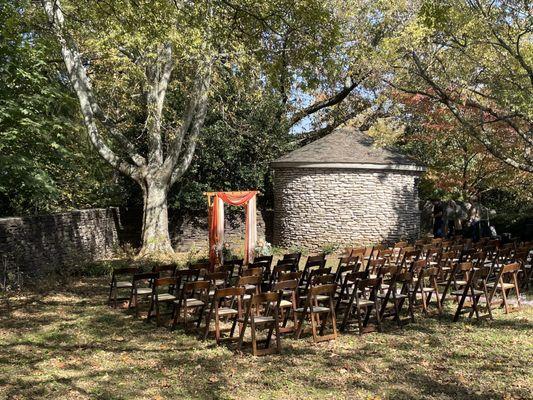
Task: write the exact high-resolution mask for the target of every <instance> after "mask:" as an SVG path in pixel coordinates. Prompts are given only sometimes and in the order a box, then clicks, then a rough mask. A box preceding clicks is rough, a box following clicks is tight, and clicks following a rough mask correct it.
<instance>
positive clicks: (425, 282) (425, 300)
mask: <svg viewBox="0 0 533 400" xmlns="http://www.w3.org/2000/svg"><path fill="white" fill-rule="evenodd" d="M423 262H424V263H426V261H425V260H423ZM413 273H414V274H416V275H415V276H416V280H415V281H414V283H415V287H414V289H413V303H414V302H415V301H414V300H415V299H416V296H417V295H420V299H421V301H422V310H423V311H424V313H425V314H429V306H430V304H431V297H432V296H433V295H435V302H436V306H437V310H438V313H439V315H440V314H442V306H441V304H440V298H439V288H438V285H437V277H438V276H439V268H438V267H430V268H427V266H426V265H424V264H421V265H420V266H418V268H417V266H415V269H414V271H413Z"/></svg>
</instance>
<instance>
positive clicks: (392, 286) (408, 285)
mask: <svg viewBox="0 0 533 400" xmlns="http://www.w3.org/2000/svg"><path fill="white" fill-rule="evenodd" d="M389 268H390V269H391V275H392V276H391V277H390V280H389V283H388V288H387V290H386V291H385V293H381V292H380V293H378V294H377V296H378V297H379V298H380V299H381V311H380V318H381V320H383V318H384V317H385V316H386V310H387V305H388V304H389V302H391V303H392V310H390V313H389V314H388V315H390V316H393V317H394V320H395V321H396V323H397V325H398V326H399V327H402V319H401V311H402V308H403V305H404V303H405V300H407V307H408V310H407V311H408V318H409V319H410V320H411V322H415V315H414V311H413V297H412V293H413V275H412V273H410V272H404V271H403V270H402V269H400V268H398V267H389Z"/></svg>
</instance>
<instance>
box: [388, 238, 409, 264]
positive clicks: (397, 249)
mask: <svg viewBox="0 0 533 400" xmlns="http://www.w3.org/2000/svg"><path fill="white" fill-rule="evenodd" d="M408 246H409V243H407V242H405V241H400V242H396V243H395V244H394V246H393V247H392V254H393V258H392V260H391V262H392V263H393V264H398V263H399V262H400V260H401V258H400V257H401V256H402V254H403V249H404V248H405V247H408Z"/></svg>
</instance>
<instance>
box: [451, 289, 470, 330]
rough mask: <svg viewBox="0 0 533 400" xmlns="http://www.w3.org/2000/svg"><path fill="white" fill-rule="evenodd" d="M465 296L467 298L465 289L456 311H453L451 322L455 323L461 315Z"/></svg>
mask: <svg viewBox="0 0 533 400" xmlns="http://www.w3.org/2000/svg"><path fill="white" fill-rule="evenodd" d="M466 296H467V290H466V288H465V290H464V291H463V294H462V296H461V299H460V300H459V304H457V310H456V311H455V315H454V316H453V322H457V321H458V320H459V316H460V315H461V310H462V309H463V305H464V303H465V300H466Z"/></svg>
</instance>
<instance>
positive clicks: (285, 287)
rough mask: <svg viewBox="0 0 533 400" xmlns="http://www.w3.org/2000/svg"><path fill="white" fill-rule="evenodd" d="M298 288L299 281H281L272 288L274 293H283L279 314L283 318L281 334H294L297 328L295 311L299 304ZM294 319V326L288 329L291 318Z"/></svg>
mask: <svg viewBox="0 0 533 400" xmlns="http://www.w3.org/2000/svg"><path fill="white" fill-rule="evenodd" d="M297 288H298V279H288V280H280V281H279V282H277V283H275V284H274V286H272V292H281V301H280V304H279V312H280V317H281V326H280V332H281V333H286V332H293V331H294V328H295V326H296V314H295V312H294V310H295V309H296V306H297V304H298V299H297V293H296V290H297ZM291 315H292V317H293V326H291V327H287V322H288V321H289V318H290V317H291Z"/></svg>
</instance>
